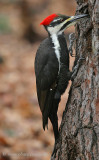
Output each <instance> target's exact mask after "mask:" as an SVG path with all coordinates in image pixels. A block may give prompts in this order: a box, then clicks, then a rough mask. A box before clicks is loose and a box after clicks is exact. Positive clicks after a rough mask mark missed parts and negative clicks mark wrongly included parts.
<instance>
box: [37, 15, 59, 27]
mask: <svg viewBox="0 0 99 160" xmlns="http://www.w3.org/2000/svg"><path fill="white" fill-rule="evenodd" d="M55 17H58V15H57V14H51V15H50V16H48V17H46V18H45V19H44V20H43V21H42V22H41V23H40V25H45V26H46V25H49V24H50V22H52V21H53V19H54V18H55Z"/></svg>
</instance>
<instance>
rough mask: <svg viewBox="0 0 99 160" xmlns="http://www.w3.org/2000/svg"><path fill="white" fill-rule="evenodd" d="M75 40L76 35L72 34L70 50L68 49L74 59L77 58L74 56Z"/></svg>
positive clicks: (70, 36)
mask: <svg viewBox="0 0 99 160" xmlns="http://www.w3.org/2000/svg"><path fill="white" fill-rule="evenodd" d="M74 40H75V33H71V34H70V35H69V48H68V51H69V53H70V55H71V56H72V57H75V55H74V54H73V49H72V48H73V44H74Z"/></svg>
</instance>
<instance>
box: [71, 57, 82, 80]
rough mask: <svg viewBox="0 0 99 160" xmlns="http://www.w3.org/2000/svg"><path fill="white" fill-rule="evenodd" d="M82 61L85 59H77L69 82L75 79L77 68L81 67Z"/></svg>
mask: <svg viewBox="0 0 99 160" xmlns="http://www.w3.org/2000/svg"><path fill="white" fill-rule="evenodd" d="M82 60H85V58H84V57H81V58H79V60H78V61H77V64H76V66H75V67H74V68H73V71H72V73H71V81H73V80H74V79H75V77H76V76H77V73H78V70H79V67H80V65H81V62H82Z"/></svg>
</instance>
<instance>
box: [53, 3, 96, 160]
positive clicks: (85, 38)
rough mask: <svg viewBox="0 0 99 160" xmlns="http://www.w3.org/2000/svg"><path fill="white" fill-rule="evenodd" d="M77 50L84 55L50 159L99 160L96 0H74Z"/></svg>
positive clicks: (80, 54) (78, 54) (78, 53)
mask: <svg viewBox="0 0 99 160" xmlns="http://www.w3.org/2000/svg"><path fill="white" fill-rule="evenodd" d="M76 1H77V4H78V7H77V10H76V12H77V14H81V13H89V15H90V19H85V20H82V21H80V22H79V23H78V24H77V25H76V31H75V34H76V40H75V41H76V47H75V50H76V54H77V57H78V58H80V57H82V56H83V57H85V59H84V60H83V61H82V64H81V66H80V67H79V70H78V73H77V76H76V78H75V79H74V81H73V83H72V86H71V89H70V92H69V98H68V102H67V104H66V108H65V111H64V113H63V117H62V122H61V126H60V136H59V139H58V141H57V143H56V144H55V148H54V153H53V155H52V156H51V160H99V150H98V149H99V0H76Z"/></svg>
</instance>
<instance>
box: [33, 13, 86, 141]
mask: <svg viewBox="0 0 99 160" xmlns="http://www.w3.org/2000/svg"><path fill="white" fill-rule="evenodd" d="M87 16H88V15H87V14H83V15H77V16H71V17H70V16H65V15H61V14H52V15H50V16H48V17H47V18H45V19H44V20H43V21H42V22H41V23H40V24H41V25H43V26H44V27H45V29H46V31H47V32H48V35H49V37H48V38H46V39H45V40H44V41H43V42H42V43H41V44H40V47H39V48H38V50H37V53H36V58H35V74H36V87H37V96H38V102H39V106H40V109H41V112H42V120H43V129H44V130H45V126H46V125H48V118H49V119H50V121H51V123H52V125H53V130H54V136H55V140H56V139H57V137H58V117H57V110H58V105H59V102H60V99H61V95H62V94H63V93H64V92H65V90H66V88H67V86H68V81H69V80H70V78H71V72H70V71H69V52H68V48H67V44H66V39H65V36H64V30H65V29H66V28H67V27H69V26H71V25H74V24H75V23H76V22H77V21H78V20H80V19H81V18H84V17H87Z"/></svg>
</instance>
